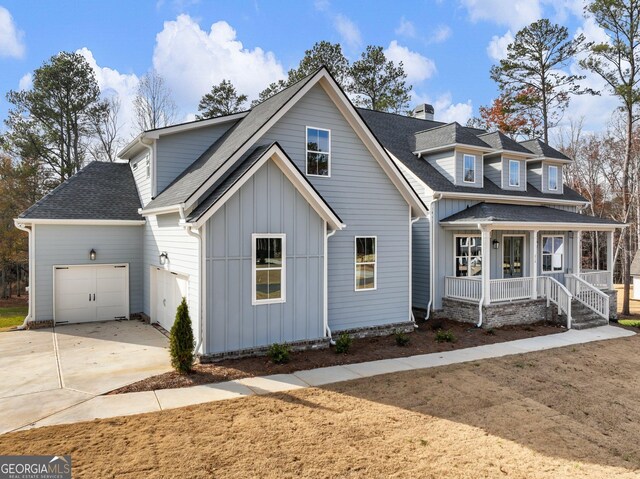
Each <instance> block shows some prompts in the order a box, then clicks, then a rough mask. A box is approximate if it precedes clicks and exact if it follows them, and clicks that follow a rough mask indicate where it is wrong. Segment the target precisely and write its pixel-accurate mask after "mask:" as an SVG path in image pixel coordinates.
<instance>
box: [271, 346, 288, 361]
mask: <svg viewBox="0 0 640 479" xmlns="http://www.w3.org/2000/svg"><path fill="white" fill-rule="evenodd" d="M289 352H290V351H289V347H288V346H287V345H286V344H278V343H274V344H272V345H271V346H269V351H267V355H268V356H269V359H270V360H271V362H272V363H275V364H285V363H288V362H289Z"/></svg>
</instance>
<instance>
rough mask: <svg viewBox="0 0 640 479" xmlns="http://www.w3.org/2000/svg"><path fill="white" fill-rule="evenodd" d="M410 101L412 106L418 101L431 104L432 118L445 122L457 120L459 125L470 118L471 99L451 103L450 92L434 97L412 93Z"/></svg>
mask: <svg viewBox="0 0 640 479" xmlns="http://www.w3.org/2000/svg"><path fill="white" fill-rule="evenodd" d="M412 101H413V103H412V104H413V105H414V106H415V105H418V104H420V103H429V104H430V105H433V110H434V119H435V120H437V121H443V122H445V123H451V122H454V121H457V122H458V123H460V124H461V125H466V124H467V120H468V119H469V118H471V116H472V114H473V104H472V102H471V100H467V101H466V102H464V103H462V102H461V103H453V101H452V98H451V93H450V92H446V93H443V94H441V95H439V96H437V97H436V98H432V97H430V96H428V95H421V94H414V95H413V96H412Z"/></svg>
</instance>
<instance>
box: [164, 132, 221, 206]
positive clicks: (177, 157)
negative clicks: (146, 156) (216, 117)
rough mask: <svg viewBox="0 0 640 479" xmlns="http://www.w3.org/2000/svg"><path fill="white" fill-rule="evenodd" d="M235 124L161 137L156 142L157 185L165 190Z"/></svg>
mask: <svg viewBox="0 0 640 479" xmlns="http://www.w3.org/2000/svg"><path fill="white" fill-rule="evenodd" d="M232 125H233V122H229V123H225V124H223V125H213V126H207V127H203V128H197V129H195V130H191V131H184V132H180V133H173V134H171V135H167V136H163V137H160V139H159V140H158V141H157V144H156V148H157V150H156V161H157V167H156V168H157V169H156V185H157V190H158V193H160V192H161V191H163V190H164V189H165V188H166V187H167V186H169V184H170V183H171V182H172V181H173V180H175V179H176V178H177V177H178V176H179V175H180V173H182V172H183V171H184V170H185V169H186V168H187V167H188V166H189V165H191V163H193V162H194V161H196V160H197V159H198V158H199V157H200V155H202V153H204V151H205V150H206V149H207V148H209V147H210V146H211V145H212V144H213V143H215V142H216V141H217V140H218V139H219V138H220V137H221V136H222V135H224V133H225V132H226V131H227V130H228V129H229V128H230V127H231V126H232Z"/></svg>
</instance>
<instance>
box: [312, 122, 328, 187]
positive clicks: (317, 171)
mask: <svg viewBox="0 0 640 479" xmlns="http://www.w3.org/2000/svg"><path fill="white" fill-rule="evenodd" d="M330 164H331V131H330V130H323V129H322V128H313V127H309V126H308V127H307V175H309V176H330V172H329V168H330Z"/></svg>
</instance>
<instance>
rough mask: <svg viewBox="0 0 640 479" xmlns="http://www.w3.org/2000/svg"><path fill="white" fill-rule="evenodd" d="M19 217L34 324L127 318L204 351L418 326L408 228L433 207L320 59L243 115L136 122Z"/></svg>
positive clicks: (309, 341) (215, 353) (214, 352)
mask: <svg viewBox="0 0 640 479" xmlns="http://www.w3.org/2000/svg"><path fill="white" fill-rule="evenodd" d="M120 157H121V158H122V159H123V160H126V162H125V163H115V164H108V163H92V164H90V165H88V166H87V167H86V168H85V169H83V170H82V171H81V172H80V173H78V174H77V175H75V176H74V177H73V178H71V179H70V180H69V181H67V182H65V183H64V184H62V185H61V186H60V187H58V188H57V189H56V190H54V191H53V192H51V193H50V194H49V195H47V196H46V197H44V198H43V199H42V200H41V201H39V202H38V203H36V204H35V205H33V206H32V207H31V208H29V209H28V210H27V211H25V212H24V213H23V214H22V215H20V217H19V218H17V219H16V225H18V227H19V228H22V229H24V230H26V231H28V232H29V234H30V287H31V295H30V310H29V317H28V318H27V319H28V321H35V322H42V321H47V322H50V321H55V323H65V322H83V321H97V320H109V319H117V318H128V317H130V316H131V314H132V313H143V314H144V315H146V316H148V317H150V318H151V321H153V322H157V323H159V324H160V325H161V326H163V327H164V328H165V329H170V328H171V326H172V324H173V321H174V317H175V312H176V308H177V305H178V304H179V302H180V301H181V300H182V298H183V297H185V298H186V299H187V302H188V305H189V309H190V313H191V318H192V322H193V325H194V333H195V337H196V341H197V347H196V349H197V353H198V354H200V355H202V356H219V355H223V354H227V353H232V352H234V353H237V352H243V351H247V350H251V351H254V350H256V349H260V348H265V347H267V346H269V345H270V344H273V343H292V344H296V343H298V344H301V345H305V346H306V345H313V344H325V345H326V343H327V339H329V338H331V335H332V334H335V332H337V331H354V330H356V331H364V332H376V333H377V332H379V331H381V330H382V331H391V330H393V329H396V328H401V329H402V328H404V329H409V328H410V329H412V328H413V315H412V307H411V306H412V298H411V294H412V291H413V288H412V287H411V280H412V273H411V267H412V261H411V256H412V231H413V229H412V224H413V223H415V222H416V221H418V220H419V219H420V218H425V217H426V215H427V208H426V206H425V204H424V202H423V201H422V200H421V199H420V197H419V195H418V194H417V193H416V191H414V189H413V188H412V187H411V185H410V183H409V182H408V180H407V179H406V178H405V177H404V176H403V174H402V173H401V171H400V168H399V166H398V165H397V164H396V163H395V162H394V161H393V160H392V158H391V157H390V156H389V154H388V153H387V152H386V151H385V149H384V147H383V145H382V144H381V143H380V141H379V140H378V139H377V138H376V137H375V136H374V135H373V134H372V132H371V130H370V129H369V128H368V127H367V125H366V124H365V122H364V121H363V119H362V117H361V116H360V114H359V113H358V111H357V110H356V109H355V108H354V106H353V105H352V104H351V102H350V101H349V99H348V98H347V96H346V95H345V94H344V92H343V91H342V90H341V89H340V87H339V86H338V85H337V84H336V82H335V80H334V79H333V78H332V77H331V76H330V75H329V74H328V72H327V71H326V70H325V69H321V70H319V71H318V72H316V73H315V74H313V75H310V76H308V77H306V78H304V79H303V80H301V81H299V82H298V83H296V84H294V85H292V86H291V87H289V88H287V89H286V90H284V91H282V92H280V93H278V94H277V95H274V96H273V97H271V98H269V99H268V100H266V101H264V102H263V103H261V104H260V105H258V106H256V107H255V108H253V109H251V110H250V111H246V112H242V113H238V114H233V115H228V116H223V117H220V118H214V119H208V120H202V121H195V122H190V123H186V124H181V125H175V126H171V127H168V128H161V129H157V130H152V131H147V132H144V133H142V134H140V135H139V136H138V137H137V138H136V139H135V140H133V141H132V142H131V143H130V144H129V145H128V146H127V147H126V148H125V149H124V150H123V151H122V152H121V153H120Z"/></svg>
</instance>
